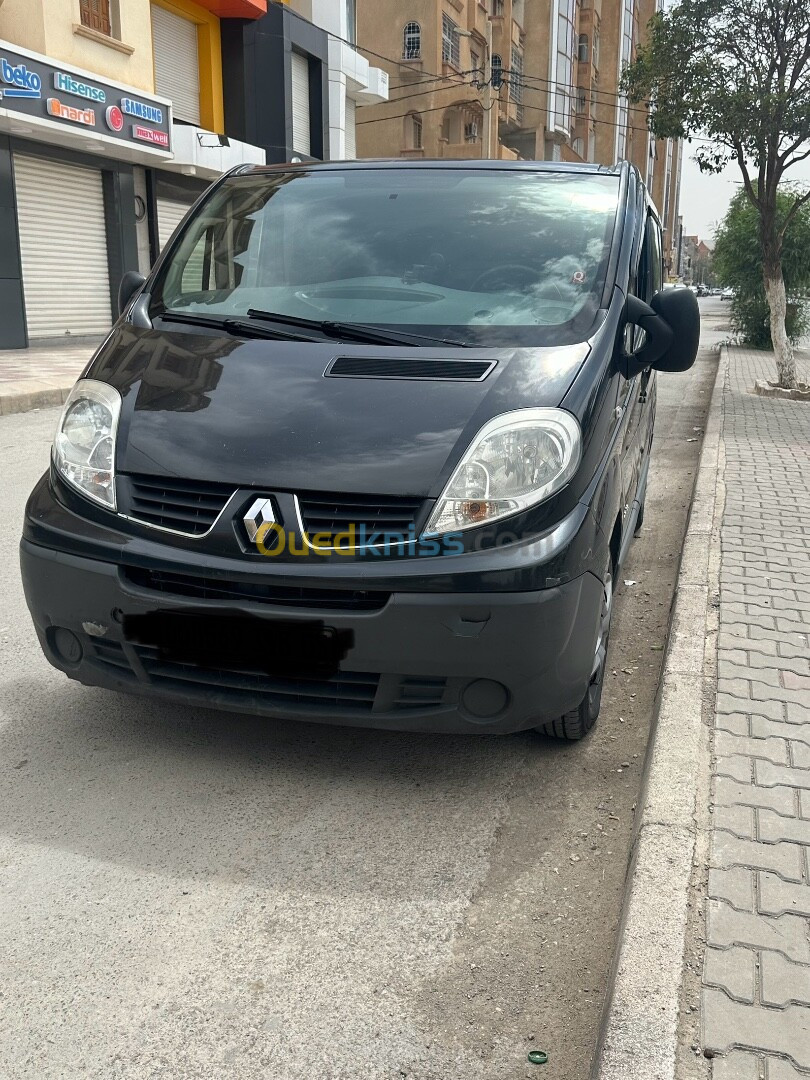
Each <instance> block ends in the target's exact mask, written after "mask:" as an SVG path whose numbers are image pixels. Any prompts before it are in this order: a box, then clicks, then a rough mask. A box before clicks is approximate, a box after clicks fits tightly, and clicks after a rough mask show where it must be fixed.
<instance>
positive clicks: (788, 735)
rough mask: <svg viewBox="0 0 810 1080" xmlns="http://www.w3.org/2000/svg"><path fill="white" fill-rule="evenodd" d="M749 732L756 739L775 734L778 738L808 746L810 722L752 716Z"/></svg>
mask: <svg viewBox="0 0 810 1080" xmlns="http://www.w3.org/2000/svg"><path fill="white" fill-rule="evenodd" d="M751 734H752V735H753V736H754V737H755V738H757V739H764V738H766V737H767V736H768V735H775V736H777V737H778V738H780V739H790V740H791V741H793V742H803V743H806V744H807V745H808V746H810V724H796V723H792V722H791V721H790V720H769V719H768V718H767V716H752V717H751Z"/></svg>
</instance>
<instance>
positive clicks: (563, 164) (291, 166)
mask: <svg viewBox="0 0 810 1080" xmlns="http://www.w3.org/2000/svg"><path fill="white" fill-rule="evenodd" d="M629 167H630V166H629V164H628V163H627V162H622V161H620V162H618V163H617V164H615V165H597V164H595V163H592V162H575V161H524V160H522V159H519V160H515V161H487V160H486V159H483V158H472V159H468V158H453V159H449V160H448V159H446V158H421V159H420V160H419V161H408V160H404V159H402V158H363V159H362V160H360V161H300V162H298V161H296V162H289V161H288V162H281V163H279V164H275V165H237V166H236V168H235V169H232V170H231V173H232V175H239V176H244V175H245V174H246V173H265V172H267V173H274V172H280V171H281V172H289V171H290V170H298V169H300V170H302V171H303V170H306V171H307V172H309V171H317V172H330V171H341V172H343V171H345V170H347V169H351V170H362V169H465V170H468V171H469V170H471V169H476V170H477V169H486V170H488V171H489V170H492V171H495V172H514V171H520V172H526V171H529V172H549V173H572V174H576V173H579V174H582V173H590V174H602V175H613V176H620V175H621V174H622V172H623V171H624V170H625V169H628V168H629Z"/></svg>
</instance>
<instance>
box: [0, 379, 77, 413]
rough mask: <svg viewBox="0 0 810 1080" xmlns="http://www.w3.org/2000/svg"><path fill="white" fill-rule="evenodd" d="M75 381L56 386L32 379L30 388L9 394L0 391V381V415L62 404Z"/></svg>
mask: <svg viewBox="0 0 810 1080" xmlns="http://www.w3.org/2000/svg"><path fill="white" fill-rule="evenodd" d="M77 378H78V376H77ZM75 382H76V379H73V380H71V382H70V383H69V385H67V386H58V385H49V384H48V383H46V382H43V381H39V380H36V379H32V380H30V383H31V386H30V388H28V387H26V388H25V389H23V390H15V391H14V392H13V393H10V394H4V393H2V387H3V384H2V383H0V416H9V415H10V414H11V413H22V412H31V410H32V409H47V408H50V407H51V406H52V405H63V404H64V402H65V399H66V398H67V396H68V394H69V393H70V391H71V390H72V389H73V384H74V383H75Z"/></svg>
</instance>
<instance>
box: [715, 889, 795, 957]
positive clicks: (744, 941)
mask: <svg viewBox="0 0 810 1080" xmlns="http://www.w3.org/2000/svg"><path fill="white" fill-rule="evenodd" d="M706 925H707V931H706V940H707V943H708V944H709V945H714V946H716V947H718V948H722V947H724V946H726V945H750V946H752V947H753V948H761V949H774V950H776V951H777V952H782V953H784V954H785V956H787V957H788V958H789V959H791V960H795V961H796V962H797V963H800V964H810V941H808V938H807V921H806V920H805V919H802V918H801V917H800V916H798V915H779V916H773V915H754V914H752V913H751V912H748V911H735V910H734V908H732V907H729V905H728V904H724V903H723V901H722V900H707V901H706Z"/></svg>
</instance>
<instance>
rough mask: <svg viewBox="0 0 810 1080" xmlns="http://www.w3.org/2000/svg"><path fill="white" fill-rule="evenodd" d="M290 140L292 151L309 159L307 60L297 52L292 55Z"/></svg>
mask: <svg viewBox="0 0 810 1080" xmlns="http://www.w3.org/2000/svg"><path fill="white" fill-rule="evenodd" d="M292 138H293V150H296V151H297V152H298V153H299V154H306V156H307V157H310V156H311V151H310V147H311V145H312V143H311V141H310V126H309V60H308V59H307V58H306V56H304V54H303V53H297V52H294V53H293V54H292Z"/></svg>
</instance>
